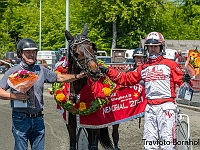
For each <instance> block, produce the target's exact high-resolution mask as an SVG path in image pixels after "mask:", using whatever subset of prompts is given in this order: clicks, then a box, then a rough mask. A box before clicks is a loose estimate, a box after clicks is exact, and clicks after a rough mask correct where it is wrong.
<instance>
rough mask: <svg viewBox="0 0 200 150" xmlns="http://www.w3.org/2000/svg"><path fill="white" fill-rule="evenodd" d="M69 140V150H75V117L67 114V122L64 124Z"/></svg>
mask: <svg viewBox="0 0 200 150" xmlns="http://www.w3.org/2000/svg"><path fill="white" fill-rule="evenodd" d="M66 126H67V130H68V133H69V139H70V141H69V142H70V150H76V116H75V115H72V114H71V113H69V122H68V124H66Z"/></svg>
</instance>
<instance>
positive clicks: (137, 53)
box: [132, 48, 146, 58]
mask: <svg viewBox="0 0 200 150" xmlns="http://www.w3.org/2000/svg"><path fill="white" fill-rule="evenodd" d="M132 56H133V58H134V57H135V56H142V57H146V53H145V50H144V49H143V48H136V49H135V50H134V51H133V55H132Z"/></svg>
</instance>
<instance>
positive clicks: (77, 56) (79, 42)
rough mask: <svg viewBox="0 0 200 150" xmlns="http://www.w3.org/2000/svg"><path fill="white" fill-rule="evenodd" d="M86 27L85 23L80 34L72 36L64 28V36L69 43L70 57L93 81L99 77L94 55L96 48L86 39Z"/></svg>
mask: <svg viewBox="0 0 200 150" xmlns="http://www.w3.org/2000/svg"><path fill="white" fill-rule="evenodd" d="M87 28H88V26H87V24H85V26H84V29H83V31H82V33H81V35H75V36H74V37H73V36H72V35H71V34H70V33H69V32H68V31H67V30H66V31H65V36H66V39H67V40H68V42H69V44H70V47H69V55H70V57H71V58H72V59H73V60H74V61H75V62H76V64H77V66H78V67H79V68H80V69H81V70H82V71H84V73H85V74H86V75H87V76H88V77H91V78H92V80H93V81H97V80H98V79H99V78H100V71H99V69H98V63H97V59H96V57H95V53H96V51H97V50H96V48H95V44H94V43H91V42H90V41H89V40H88V33H87Z"/></svg>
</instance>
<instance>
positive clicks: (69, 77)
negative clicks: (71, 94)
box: [56, 72, 85, 82]
mask: <svg viewBox="0 0 200 150" xmlns="http://www.w3.org/2000/svg"><path fill="white" fill-rule="evenodd" d="M83 77H85V74H84V73H83V72H81V73H80V74H58V75H57V80H56V81H57V82H73V81H75V80H78V79H80V78H83Z"/></svg>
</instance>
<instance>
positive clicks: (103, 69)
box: [99, 66, 109, 74]
mask: <svg viewBox="0 0 200 150" xmlns="http://www.w3.org/2000/svg"><path fill="white" fill-rule="evenodd" d="M99 69H100V71H101V73H105V74H108V71H109V69H108V68H106V67H104V66H99Z"/></svg>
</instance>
